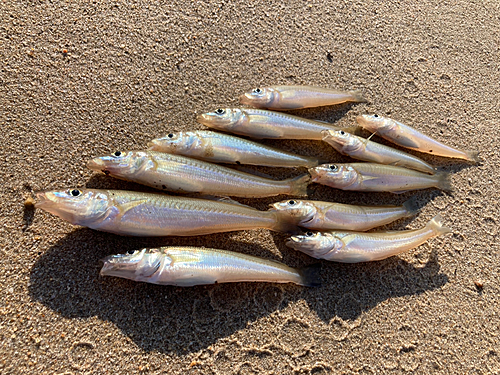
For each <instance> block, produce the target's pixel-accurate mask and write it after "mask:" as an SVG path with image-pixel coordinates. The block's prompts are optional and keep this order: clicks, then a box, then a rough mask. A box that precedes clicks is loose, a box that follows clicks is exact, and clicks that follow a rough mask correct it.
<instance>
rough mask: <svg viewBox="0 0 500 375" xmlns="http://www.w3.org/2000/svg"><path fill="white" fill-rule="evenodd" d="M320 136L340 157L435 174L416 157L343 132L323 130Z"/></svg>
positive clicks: (431, 168)
mask: <svg viewBox="0 0 500 375" xmlns="http://www.w3.org/2000/svg"><path fill="white" fill-rule="evenodd" d="M322 134H323V141H325V142H326V143H328V144H329V145H330V146H332V147H333V148H334V149H335V150H337V151H338V152H340V153H341V154H342V155H347V156H350V157H351V158H353V159H359V160H364V161H369V162H373V163H380V164H389V165H395V166H398V167H406V168H411V169H415V170H417V171H421V172H425V173H430V174H434V173H435V172H436V170H435V169H434V167H433V166H432V165H430V164H428V163H426V162H425V161H423V160H422V159H420V158H417V157H416V156H413V155H410V154H407V153H406V152H403V151H399V150H397V149H395V148H392V147H388V146H385V145H382V144H380V143H377V142H373V141H370V140H369V139H365V138H362V137H358V136H357V135H353V134H350V133H348V132H345V131H343V130H324V131H323V133H322Z"/></svg>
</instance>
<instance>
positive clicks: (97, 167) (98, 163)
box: [87, 158, 105, 172]
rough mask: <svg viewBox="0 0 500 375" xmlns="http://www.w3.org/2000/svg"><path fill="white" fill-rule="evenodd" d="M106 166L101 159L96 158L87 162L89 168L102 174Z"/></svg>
mask: <svg viewBox="0 0 500 375" xmlns="http://www.w3.org/2000/svg"><path fill="white" fill-rule="evenodd" d="M104 167H105V165H104V162H103V160H102V159H101V158H94V159H92V160H89V161H88V162H87V168H88V169H91V170H93V171H96V172H102V170H103V169H104Z"/></svg>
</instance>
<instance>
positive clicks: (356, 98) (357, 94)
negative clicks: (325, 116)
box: [349, 90, 368, 103]
mask: <svg viewBox="0 0 500 375" xmlns="http://www.w3.org/2000/svg"><path fill="white" fill-rule="evenodd" d="M349 94H351V95H352V99H351V102H356V103H367V102H368V100H366V99H365V97H364V96H363V94H362V93H361V91H360V90H355V91H349Z"/></svg>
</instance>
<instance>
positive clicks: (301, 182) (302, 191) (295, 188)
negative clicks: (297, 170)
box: [285, 174, 311, 196]
mask: <svg viewBox="0 0 500 375" xmlns="http://www.w3.org/2000/svg"><path fill="white" fill-rule="evenodd" d="M285 181H287V182H288V183H289V184H290V193H289V194H290V195H298V196H306V195H307V186H309V183H310V182H311V176H309V174H303V175H300V176H298V177H294V178H289V179H288V180H285Z"/></svg>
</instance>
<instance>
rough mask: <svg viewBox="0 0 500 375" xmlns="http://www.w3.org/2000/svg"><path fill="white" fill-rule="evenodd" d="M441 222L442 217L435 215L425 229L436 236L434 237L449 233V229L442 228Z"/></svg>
mask: <svg viewBox="0 0 500 375" xmlns="http://www.w3.org/2000/svg"><path fill="white" fill-rule="evenodd" d="M442 221H443V217H442V216H441V214H437V215H436V216H434V218H433V219H432V220H431V221H429V222H428V223H427V225H426V227H427V228H428V229H430V230H432V231H433V232H434V233H435V234H436V236H440V235H442V234H446V233H451V232H452V230H451V228H448V227H444V226H443V223H442Z"/></svg>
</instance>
